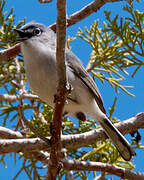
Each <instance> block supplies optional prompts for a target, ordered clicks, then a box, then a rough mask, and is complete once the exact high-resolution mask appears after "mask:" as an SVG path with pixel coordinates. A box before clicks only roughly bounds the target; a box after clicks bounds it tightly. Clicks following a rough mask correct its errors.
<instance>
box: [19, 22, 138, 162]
mask: <svg viewBox="0 0 144 180" xmlns="http://www.w3.org/2000/svg"><path fill="white" fill-rule="evenodd" d="M16 31H17V32H18V34H19V39H20V41H21V51H22V54H23V56H24V66H25V70H26V75H27V79H28V83H29V85H30V87H31V88H32V90H33V91H34V92H35V93H36V94H37V95H38V96H39V97H40V98H41V99H42V100H43V101H45V102H46V103H48V104H49V105H50V106H51V107H54V94H56V88H57V79H58V77H57V70H56V69H57V68H56V35H55V33H54V32H53V31H52V30H51V29H50V28H48V27H46V26H44V25H43V24H39V23H28V24H26V25H24V26H23V27H21V28H20V29H17V30H16ZM65 61H66V73H67V79H68V83H69V84H70V85H71V86H72V88H73V90H72V92H71V94H69V95H68V97H67V101H68V103H67V104H65V107H64V113H68V114H70V115H72V116H75V117H77V118H78V119H81V120H83V119H85V114H87V115H89V116H91V117H92V118H94V119H95V120H96V121H98V122H99V124H100V125H101V126H102V127H103V129H104V130H105V132H106V134H107V135H108V136H109V137H110V138H111V140H112V142H113V143H114V145H115V146H116V148H117V149H118V151H119V153H120V154H121V156H122V157H123V159H125V160H127V161H129V160H130V159H131V157H132V156H133V155H135V152H134V151H133V149H132V148H131V146H130V145H129V143H128V142H127V140H126V139H125V138H124V136H123V135H122V134H121V133H120V132H119V131H118V130H117V129H116V128H115V127H114V125H113V124H112V123H111V121H110V120H109V119H108V118H107V116H106V112H105V109H104V106H103V102H102V98H101V95H100V93H99V90H98V88H97V86H96V84H95V82H94V81H93V79H92V78H91V77H90V76H89V74H88V72H87V71H86V70H85V69H84V67H83V65H82V63H81V61H80V60H79V59H78V58H77V57H76V56H75V55H74V54H73V53H72V52H71V51H70V50H68V49H66V52H65Z"/></svg>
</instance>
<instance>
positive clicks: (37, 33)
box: [33, 28, 42, 36]
mask: <svg viewBox="0 0 144 180" xmlns="http://www.w3.org/2000/svg"><path fill="white" fill-rule="evenodd" d="M41 33H42V31H41V29H40V28H36V29H34V31H33V34H34V35H37V36H39V35H41Z"/></svg>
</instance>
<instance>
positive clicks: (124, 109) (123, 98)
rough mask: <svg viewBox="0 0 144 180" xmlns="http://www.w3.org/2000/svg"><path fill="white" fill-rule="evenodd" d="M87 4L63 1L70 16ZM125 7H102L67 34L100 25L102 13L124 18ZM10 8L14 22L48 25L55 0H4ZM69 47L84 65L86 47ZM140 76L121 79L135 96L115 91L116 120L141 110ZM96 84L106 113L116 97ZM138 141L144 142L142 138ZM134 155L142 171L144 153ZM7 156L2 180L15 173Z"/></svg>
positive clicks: (143, 104) (53, 15)
mask: <svg viewBox="0 0 144 180" xmlns="http://www.w3.org/2000/svg"><path fill="white" fill-rule="evenodd" d="M90 2H92V0H85V1H76V0H71V1H67V14H68V15H70V14H72V13H74V12H75V11H77V10H79V9H81V8H82V7H83V6H84V5H87V4H88V3H90ZM125 4H126V2H118V3H109V4H106V5H104V6H103V7H102V8H101V9H100V10H99V11H98V12H96V13H94V14H92V15H91V16H89V17H88V18H86V19H84V20H83V21H81V22H79V23H77V24H76V25H74V26H71V27H69V28H68V29H67V35H70V36H75V35H76V33H77V31H78V28H79V27H80V28H82V29H84V27H85V26H87V27H89V26H90V25H91V24H92V23H93V21H94V20H97V19H99V24H100V25H102V23H103V21H104V20H105V18H104V10H107V11H112V15H115V14H119V15H122V16H124V14H123V11H122V7H123V6H124V5H125ZM10 8H14V14H15V19H16V22H17V21H19V20H22V19H23V18H26V22H29V21H33V20H35V21H37V22H41V23H43V24H45V25H47V26H48V25H50V24H53V23H54V22H55V21H56V0H53V2H52V3H48V4H40V3H38V1H36V0H35V1H33V0H7V2H6V10H9V9H10ZM137 8H138V7H137ZM140 10H141V11H144V6H143V7H142V6H141V9H140ZM71 46H72V51H73V52H74V53H75V54H76V55H77V56H78V57H79V58H80V59H81V60H82V62H83V64H84V65H85V66H86V65H87V62H88V59H89V56H90V52H91V49H90V46H89V45H88V44H86V43H85V42H84V41H82V40H81V39H79V38H77V39H76V40H75V41H73V42H72V43H71ZM130 73H131V72H130ZM142 77H144V71H143V67H142V68H141V69H140V70H139V71H138V72H137V74H136V76H135V77H134V78H131V77H129V78H127V80H125V82H124V83H125V84H127V85H132V86H134V88H133V89H132V90H131V92H132V93H134V94H135V97H134V98H132V97H130V96H128V95H127V94H125V93H124V92H122V91H119V95H118V101H117V106H116V112H115V114H114V115H115V116H116V117H117V118H118V119H120V120H125V119H128V118H130V117H132V116H134V115H135V114H137V113H139V112H142V111H143V107H144V101H143V99H144V93H143V89H144V82H143V78H142ZM97 84H98V87H99V89H100V92H101V94H102V97H103V100H104V104H105V108H106V110H107V111H108V108H109V107H110V106H111V105H112V103H113V100H114V97H115V95H116V94H115V92H114V90H113V89H112V88H111V87H110V86H109V85H108V84H107V83H105V84H104V85H103V84H101V83H100V82H99V80H97ZM140 132H141V134H142V132H143V131H142V130H141V131H140ZM142 142H143V143H144V141H143V139H142ZM136 152H137V156H136V157H135V158H134V162H135V164H136V166H137V167H136V170H137V171H141V172H142V171H144V167H143V162H144V155H143V153H144V150H139V151H136ZM9 157H10V156H8V157H7V166H8V168H7V169H4V168H3V167H2V165H1V168H0V178H3V179H4V178H5V180H7V179H8V180H9V179H11V177H12V176H14V174H15V172H16V171H17V167H15V166H14V162H13V161H12V160H11V159H10V158H9ZM18 179H24V177H20V178H18ZM115 179H117V178H115Z"/></svg>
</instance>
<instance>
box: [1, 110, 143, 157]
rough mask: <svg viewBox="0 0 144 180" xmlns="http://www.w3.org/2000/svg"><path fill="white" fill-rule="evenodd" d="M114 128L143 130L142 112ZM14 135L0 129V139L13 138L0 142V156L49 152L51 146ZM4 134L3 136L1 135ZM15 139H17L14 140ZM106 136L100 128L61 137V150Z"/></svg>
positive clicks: (37, 140)
mask: <svg viewBox="0 0 144 180" xmlns="http://www.w3.org/2000/svg"><path fill="white" fill-rule="evenodd" d="M116 127H117V128H118V129H119V130H120V131H121V133H122V134H127V133H133V132H136V131H137V130H138V129H140V128H144V112H142V113H139V114H137V115H136V116H134V117H132V118H130V119H128V120H125V121H123V122H120V123H117V124H116ZM13 133H14V134H15V135H14V136H12V130H10V131H9V130H8V129H7V130H6V128H3V127H1V128H0V137H1V138H3V137H4V138H5V139H8V138H13V140H11V139H10V140H5V139H3V140H0V154H2V153H10V152H20V151H21V152H25V150H26V151H27V152H36V151H37V152H38V151H41V150H49V149H50V146H51V144H50V143H49V139H50V138H49V137H47V139H48V144H47V143H46V142H44V141H42V140H41V139H39V138H29V139H26V138H25V139H21V140H20V139H18V138H19V135H18V136H16V134H17V133H16V132H13ZM3 134H4V135H3ZM14 138H17V139H14ZM106 138H107V136H106V135H105V133H104V130H102V128H100V129H98V130H92V131H89V132H86V133H82V134H76V135H63V136H62V137H61V145H62V148H66V149H73V148H78V147H83V146H88V145H90V144H92V143H95V142H97V141H100V140H105V139H106Z"/></svg>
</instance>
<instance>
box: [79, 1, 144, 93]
mask: <svg viewBox="0 0 144 180" xmlns="http://www.w3.org/2000/svg"><path fill="white" fill-rule="evenodd" d="M123 9H124V11H126V12H127V13H128V16H127V17H126V18H123V17H120V18H119V16H118V15H116V16H115V17H114V18H113V19H111V18H110V15H111V12H107V11H105V17H106V20H107V21H106V22H104V23H103V28H99V27H98V21H95V22H94V23H93V24H92V26H91V27H90V30H88V28H87V27H85V29H84V32H83V31H82V30H81V29H79V32H78V34H77V36H78V37H80V38H82V39H83V40H84V41H86V42H87V43H89V44H90V46H91V48H92V52H91V56H90V60H89V63H88V66H87V71H88V72H90V73H91V74H92V76H93V77H94V78H95V77H97V78H98V79H100V80H101V82H102V83H104V81H107V82H108V83H109V84H110V85H111V86H112V87H115V90H116V92H118V91H117V89H118V88H121V89H122V90H123V91H124V92H126V93H127V94H129V95H131V96H133V94H131V93H130V92H129V91H128V90H127V89H128V88H132V87H131V86H125V85H123V84H122V83H121V82H122V81H123V80H125V76H126V75H128V71H127V69H128V67H132V66H133V67H135V70H134V72H133V73H132V77H133V76H134V75H135V73H136V72H137V70H138V69H139V68H140V67H142V65H144V62H143V61H142V57H144V52H143V51H144V50H143V49H144V41H143V40H144V24H143V22H144V13H143V12H139V11H138V10H134V9H133V5H132V4H131V5H129V6H128V5H126V6H125V7H124V8H123Z"/></svg>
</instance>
